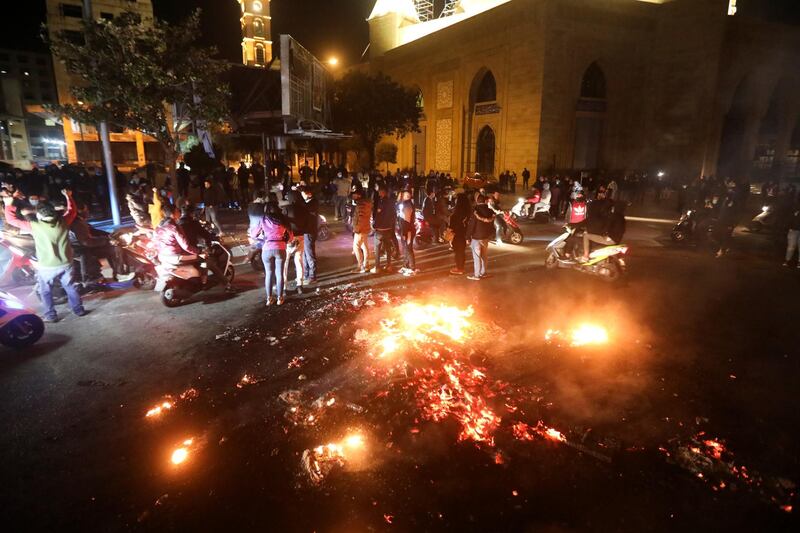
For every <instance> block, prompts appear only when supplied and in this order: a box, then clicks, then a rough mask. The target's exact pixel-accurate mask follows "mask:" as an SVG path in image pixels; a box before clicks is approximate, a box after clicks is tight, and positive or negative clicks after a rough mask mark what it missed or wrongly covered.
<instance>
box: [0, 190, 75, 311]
mask: <svg viewBox="0 0 800 533" xmlns="http://www.w3.org/2000/svg"><path fill="white" fill-rule="evenodd" d="M61 193H62V194H63V195H64V197H65V198H66V199H67V209H66V211H64V213H63V215H61V216H59V215H58V212H57V211H56V209H55V207H54V206H53V204H51V203H49V202H45V203H40V204H38V205H37V206H36V220H35V221H28V220H25V219H22V218H20V217H18V216H17V213H16V209H14V208H13V206H12V201H13V198H10V197H4V198H3V202H4V203H5V215H6V222H7V223H8V224H10V225H12V226H14V227H16V228H19V229H20V230H22V231H26V232H28V233H30V234H31V235H32V236H33V242H34V244H35V245H36V258H37V259H38V261H39V264H38V267H37V269H36V279H37V282H38V285H39V287H38V289H39V296H41V298H42V306H43V308H44V320H45V322H57V321H58V314H57V313H56V309H55V305H54V304H53V292H52V290H53V284H54V283H55V282H56V281H60V282H61V286H62V287H63V288H64V291H65V292H66V293H67V299H68V300H69V307H70V309H72V312H73V313H75V315H77V316H85V315H86V314H87V311H86V310H85V309H84V308H83V302H82V301H81V295H80V294H79V293H78V287H77V286H76V284H75V276H74V272H73V269H72V258H73V252H72V246H71V245H70V243H69V226H70V224H72V222H73V221H74V220H75V216H76V215H77V213H78V210H77V208H76V207H75V200H73V199H72V191H68V190H66V189H65V190H62V191H61Z"/></svg>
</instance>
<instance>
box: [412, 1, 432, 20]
mask: <svg viewBox="0 0 800 533" xmlns="http://www.w3.org/2000/svg"><path fill="white" fill-rule="evenodd" d="M414 5H416V6H417V14H418V15H419V20H420V21H422V22H427V21H429V20H432V19H433V18H434V17H433V0H414Z"/></svg>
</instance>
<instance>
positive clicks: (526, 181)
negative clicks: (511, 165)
mask: <svg viewBox="0 0 800 533" xmlns="http://www.w3.org/2000/svg"><path fill="white" fill-rule="evenodd" d="M530 182H531V171H530V170H528V169H527V167H526V168H525V169H524V170H523V171H522V188H523V189H525V190H526V191H527V190H528V188H529V186H530Z"/></svg>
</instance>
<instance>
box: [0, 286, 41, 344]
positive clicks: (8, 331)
mask: <svg viewBox="0 0 800 533" xmlns="http://www.w3.org/2000/svg"><path fill="white" fill-rule="evenodd" d="M43 334H44V321H42V319H41V318H39V317H38V316H37V315H36V313H34V312H33V311H31V310H30V309H28V308H27V307H26V306H25V304H23V303H22V302H21V301H19V300H18V299H17V298H15V297H14V296H12V295H11V294H8V293H7V292H3V291H0V344H3V345H5V346H8V347H10V348H27V347H28V346H31V345H32V344H34V343H35V342H36V341H38V340H39V339H41V338H42V335H43Z"/></svg>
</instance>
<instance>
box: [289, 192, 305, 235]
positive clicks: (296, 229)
mask: <svg viewBox="0 0 800 533" xmlns="http://www.w3.org/2000/svg"><path fill="white" fill-rule="evenodd" d="M286 200H287V201H289V202H290V204H289V205H288V206H286V207H285V208H284V210H283V212H284V213H285V214H286V218H287V219H288V220H289V227H290V229H291V230H292V233H294V234H295V235H303V233H304V231H305V228H306V227H307V226H308V217H309V214H308V208H307V207H306V203H305V202H304V201H303V199H302V198H300V197H299V195H298V194H297V193H296V192H294V191H289V193H288V194H287V195H286Z"/></svg>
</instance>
